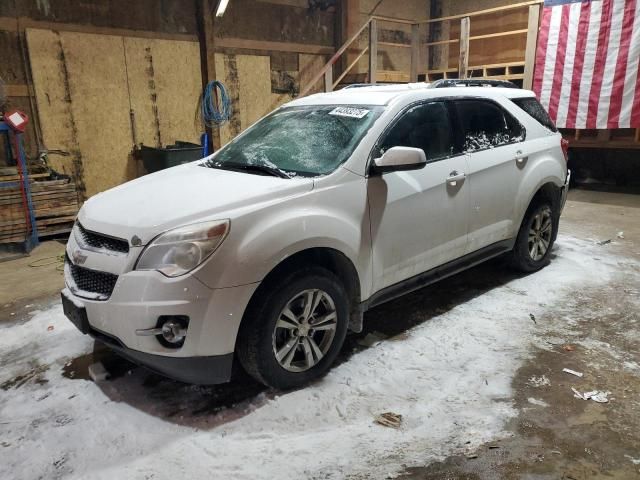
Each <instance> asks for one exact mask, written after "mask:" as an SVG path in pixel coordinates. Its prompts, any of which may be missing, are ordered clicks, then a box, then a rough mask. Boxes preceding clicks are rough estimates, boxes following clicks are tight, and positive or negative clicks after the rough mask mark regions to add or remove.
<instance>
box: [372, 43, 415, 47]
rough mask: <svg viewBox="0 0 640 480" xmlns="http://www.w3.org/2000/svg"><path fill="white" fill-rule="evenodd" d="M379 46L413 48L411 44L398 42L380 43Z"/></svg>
mask: <svg viewBox="0 0 640 480" xmlns="http://www.w3.org/2000/svg"><path fill="white" fill-rule="evenodd" d="M378 46H383V47H399V48H411V44H410V43H396V42H378Z"/></svg>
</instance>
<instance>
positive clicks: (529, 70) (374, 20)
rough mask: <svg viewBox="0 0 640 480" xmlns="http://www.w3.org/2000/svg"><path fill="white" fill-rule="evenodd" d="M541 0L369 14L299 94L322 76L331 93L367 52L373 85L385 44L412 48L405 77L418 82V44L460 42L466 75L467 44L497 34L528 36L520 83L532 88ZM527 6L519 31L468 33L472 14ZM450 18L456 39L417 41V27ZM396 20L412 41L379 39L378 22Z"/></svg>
mask: <svg viewBox="0 0 640 480" xmlns="http://www.w3.org/2000/svg"><path fill="white" fill-rule="evenodd" d="M541 3H542V0H531V1H526V2H520V3H515V4H511V5H504V6H501V7H495V8H489V9H485V10H478V11H474V12H469V13H464V14H460V15H450V16H446V17H440V18H433V19H429V20H424V21H419V22H415V21H411V20H405V19H400V18H391V17H383V16H378V15H373V16H371V17H369V18H368V19H367V20H366V21H365V22H364V24H363V25H362V26H361V27H360V28H359V29H358V30H357V31H356V32H355V33H354V34H353V35H352V36H351V37H350V38H349V39H348V40H347V41H346V42H345V43H344V44H343V45H342V46H341V47H340V48H339V49H338V50H337V51H336V53H335V54H334V55H333V56H332V57H331V59H330V60H329V61H328V62H327V63H326V64H325V65H324V67H322V69H320V71H319V72H318V73H317V74H316V75H315V76H314V77H313V78H312V79H311V81H310V82H309V83H308V84H307V85H305V86H304V88H302V90H301V92H300V96H305V95H307V94H308V93H309V92H310V91H311V90H312V89H313V88H314V87H315V86H316V84H317V83H318V82H319V81H320V80H321V79H324V91H325V92H330V91H333V90H334V89H335V88H336V87H337V86H338V85H339V84H340V82H342V80H343V79H344V78H345V77H346V76H347V74H349V72H350V71H351V70H352V69H353V68H354V67H355V66H356V65H357V64H358V63H359V62H360V60H361V59H362V57H363V56H364V55H366V54H368V56H369V62H368V69H367V80H368V83H371V84H375V83H376V73H377V71H378V69H377V60H378V58H377V57H378V46H388V47H404V48H409V49H411V63H410V71H409V72H408V76H407V79H408V81H410V82H416V81H418V75H419V72H418V64H419V61H420V50H421V47H425V48H426V49H427V51H428V49H429V48H432V47H436V46H441V45H448V44H456V43H457V44H458V45H459V62H458V78H467V76H468V74H469V44H470V42H473V41H475V40H483V39H488V38H496V37H508V36H515V35H525V34H526V35H527V46H526V50H525V59H524V75H523V83H524V87H525V88H530V87H531V80H532V78H533V63H534V60H535V45H536V39H537V33H538V22H539V11H540V4H541ZM524 7H529V22H528V28H526V29H518V30H509V31H504V32H496V33H490V34H485V35H475V36H471V35H470V22H471V18H472V17H477V16H480V15H488V14H494V13H499V12H504V11H508V10H515V9H519V8H524ZM453 20H460V38H455V39H447V40H441V41H435V42H427V43H423V44H421V43H420V26H421V25H430V24H433V23H436V22H451V21H453ZM382 22H385V23H395V24H401V25H411V43H410V44H406V43H392V42H384V41H378V24H379V23H382ZM367 29H368V30H369V44H368V45H367V46H366V47H364V48H362V49H361V50H360V51H359V52H358V53H357V55H356V56H355V58H354V59H353V60H352V61H351V62H350V63H349V64H348V65H347V66H346V67H345V68H344V70H343V71H342V73H341V74H340V75H339V76H338V78H337V79H335V80H334V66H335V65H336V63H338V61H339V60H340V59H341V57H342V56H343V55H344V54H345V52H347V51H348V52H349V53H352V52H353V44H354V43H355V42H356V41H357V40H358V39H359V38H360V36H361V35H362V33H363V32H364V31H365V30H367ZM423 73H425V77H426V78H425V79H426V80H427V81H428V80H429V78H428V77H429V75H428V73H427V72H423Z"/></svg>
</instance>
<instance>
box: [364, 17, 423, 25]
mask: <svg viewBox="0 0 640 480" xmlns="http://www.w3.org/2000/svg"><path fill="white" fill-rule="evenodd" d="M371 18H375V19H376V20H379V21H381V22H388V23H401V24H403V25H413V24H414V23H416V21H415V20H406V19H404V18H393V17H384V16H381V15H373V16H372V17H371ZM423 22H424V20H423ZM417 23H420V22H417Z"/></svg>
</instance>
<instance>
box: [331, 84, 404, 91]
mask: <svg viewBox="0 0 640 480" xmlns="http://www.w3.org/2000/svg"><path fill="white" fill-rule="evenodd" d="M387 85H393V84H392V83H350V84H349V85H347V86H346V87H342V90H346V89H347V88H363V87H380V86H387Z"/></svg>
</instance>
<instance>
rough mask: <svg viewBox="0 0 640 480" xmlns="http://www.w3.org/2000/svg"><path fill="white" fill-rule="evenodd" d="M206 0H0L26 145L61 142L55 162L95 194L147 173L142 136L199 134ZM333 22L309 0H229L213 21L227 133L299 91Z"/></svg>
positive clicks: (7, 72)
mask: <svg viewBox="0 0 640 480" xmlns="http://www.w3.org/2000/svg"><path fill="white" fill-rule="evenodd" d="M200 2H201V0H136V1H135V2H132V1H129V0H84V1H82V2H77V1H75V0H2V1H0V58H2V59H3V61H2V62H0V78H2V79H3V80H4V81H5V83H7V84H8V85H9V88H8V90H9V94H10V98H9V104H10V105H9V106H10V107H12V108H19V109H21V110H23V111H25V112H26V113H27V114H28V115H29V116H30V117H31V119H32V122H31V124H30V127H29V128H30V129H29V131H28V133H27V138H26V146H27V151H28V154H29V156H30V157H31V158H35V157H36V155H37V153H38V151H39V150H40V149H43V148H46V149H48V150H50V151H58V153H62V155H60V154H52V155H50V156H49V160H50V162H51V163H52V166H53V167H54V168H55V169H57V170H60V171H61V172H63V173H69V174H72V175H73V176H74V177H76V180H77V181H78V186H79V189H80V191H81V192H84V194H85V196H90V195H92V194H94V193H96V192H99V191H102V190H104V189H106V188H109V187H111V186H113V185H117V184H119V183H121V182H123V181H126V180H128V179H130V178H134V177H136V176H137V175H139V174H141V173H142V172H141V170H140V166H139V163H138V161H136V160H134V159H133V157H132V151H133V146H134V142H135V143H137V144H141V143H143V144H145V145H149V146H166V145H168V144H171V143H173V142H174V141H175V140H186V141H194V142H197V141H198V140H199V134H200V132H201V130H202V127H201V126H197V125H195V124H194V118H195V113H196V108H197V106H198V97H199V95H200V92H201V91H202V80H203V75H202V69H201V61H202V57H201V53H202V52H201V45H200V42H199V40H200V38H201V36H200V34H201V31H200V30H199V19H198V8H199V5H200ZM314 5H315V4H314ZM335 23H336V9H335V8H328V9H327V8H324V9H323V8H316V7H310V3H309V2H308V0H232V1H231V2H230V5H229V7H228V9H227V11H226V13H225V15H224V17H222V19H217V21H216V22H215V38H216V42H215V52H216V53H215V64H216V70H218V74H217V75H216V78H218V79H219V80H222V81H223V82H224V83H225V84H226V85H227V87H228V88H229V90H230V93H231V97H232V99H233V101H234V105H233V109H234V115H233V118H232V121H231V122H230V123H229V124H228V125H226V126H225V127H224V128H223V129H222V132H221V133H222V138H223V141H224V142H226V141H228V140H229V139H231V138H233V136H234V135H236V134H237V133H239V132H240V131H242V130H243V129H245V128H246V127H248V126H249V125H250V124H251V123H253V122H254V121H256V120H257V119H259V118H260V117H262V116H263V115H265V114H266V113H268V112H269V111H271V110H272V109H273V108H275V107H276V106H278V105H280V104H281V103H283V102H285V101H288V100H290V99H291V98H293V97H294V96H295V95H296V94H297V93H298V91H299V89H300V88H301V85H304V84H306V81H308V79H310V78H311V76H313V75H314V74H315V73H316V72H317V71H318V70H319V69H320V68H321V67H322V66H323V65H324V63H325V62H326V61H327V60H328V57H329V56H330V55H331V53H332V52H333V51H334V48H335V47H334V44H335V35H336V29H335ZM205 77H206V76H205ZM319 87H320V86H318V88H319ZM130 111H131V112H133V117H131V115H130ZM35 127H39V128H35ZM134 137H135V138H134ZM0 148H1V147H0ZM4 158H5V157H4V155H3V152H1V151H0V164H1V163H3V162H4Z"/></svg>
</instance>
